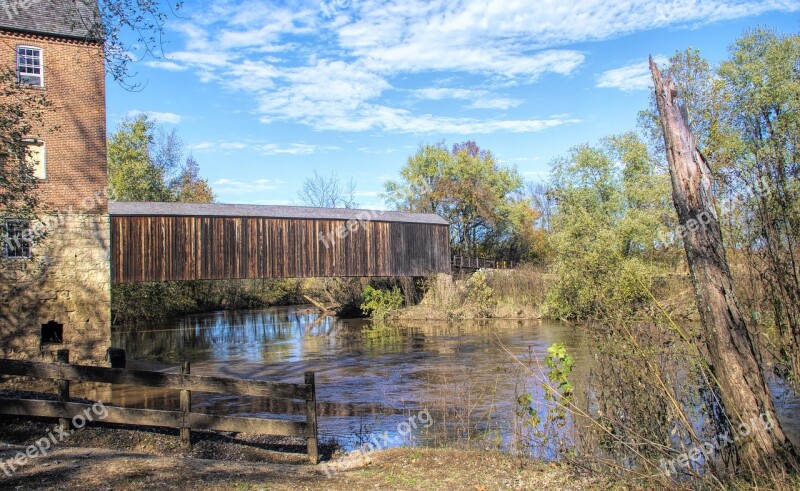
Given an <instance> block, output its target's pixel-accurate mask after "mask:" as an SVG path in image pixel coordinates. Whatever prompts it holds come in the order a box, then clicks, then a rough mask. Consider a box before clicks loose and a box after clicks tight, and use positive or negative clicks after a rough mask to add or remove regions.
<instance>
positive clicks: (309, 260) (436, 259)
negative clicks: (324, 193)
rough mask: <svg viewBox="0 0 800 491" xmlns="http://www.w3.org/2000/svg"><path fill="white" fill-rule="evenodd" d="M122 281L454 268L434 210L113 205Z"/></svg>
mask: <svg viewBox="0 0 800 491" xmlns="http://www.w3.org/2000/svg"><path fill="white" fill-rule="evenodd" d="M109 214H110V215H111V278H112V282H113V283H117V284H118V283H134V282H143V281H174V280H221V279H243V278H303V277H335V276H365V277H366V276H371V277H380V276H425V275H428V274H434V273H449V272H450V267H451V264H450V241H449V226H448V223H447V222H446V221H445V220H444V219H442V218H441V217H439V216H438V215H434V214H422V213H403V212H390V211H379V210H352V209H341V208H307V207H296V206H256V205H227V204H188V203H110V204H109Z"/></svg>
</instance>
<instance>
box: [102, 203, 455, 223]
mask: <svg viewBox="0 0 800 491" xmlns="http://www.w3.org/2000/svg"><path fill="white" fill-rule="evenodd" d="M108 212H109V214H110V215H111V216H202V217H262V218H291V219H297V220H361V221H373V222H403V223H424V224H429V225H449V224H448V222H447V220H445V219H444V218H442V217H440V216H439V215H436V214H434V213H407V212H403V211H383V210H361V209H348V208H313V207H308V206H266V205H232V204H221V203H152V202H147V203H144V202H125V203H109V204H108Z"/></svg>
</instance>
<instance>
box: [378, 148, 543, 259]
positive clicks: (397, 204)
mask: <svg viewBox="0 0 800 491" xmlns="http://www.w3.org/2000/svg"><path fill="white" fill-rule="evenodd" d="M400 175H401V178H400V180H399V181H388V182H386V183H385V185H384V188H385V194H384V197H385V199H386V201H387V202H388V203H389V204H390V206H393V207H394V208H396V209H398V210H402V211H411V212H420V213H438V214H439V215H440V216H442V217H443V218H445V219H446V220H447V221H448V222H450V233H451V246H452V250H453V252H454V253H455V254H462V255H469V256H496V255H498V254H502V253H504V252H505V253H508V251H509V249H506V250H505V251H504V249H503V247H502V246H503V244H504V242H505V241H506V240H507V239H508V238H509V237H510V236H511V235H513V234H514V233H515V230H514V225H517V226H519V227H520V228H522V229H524V228H525V227H528V226H532V223H533V221H535V220H529V219H527V218H529V217H530V216H531V213H530V210H526V209H525V207H530V201H527V200H518V199H516V196H517V195H518V192H519V191H521V189H522V184H523V183H522V179H521V178H520V176H519V173H518V172H517V170H516V169H514V168H507V167H503V166H500V165H499V164H498V162H497V160H496V159H495V157H494V155H493V154H492V153H491V152H489V151H488V150H482V149H481V148H480V147H479V146H478V145H477V144H476V143H475V142H474V141H467V142H464V143H459V144H456V145H453V147H452V149H451V150H448V149H447V147H446V145H445V143H444V142H439V143H436V144H427V145H422V146H420V148H419V150H418V151H417V152H416V153H415V154H414V155H411V156H410V157H409V158H408V160H407V162H406V165H405V166H404V167H403V169H401V171H400ZM526 213H527V215H526ZM512 217H513V218H514V220H512V219H511V218H512ZM526 231H527V230H525V231H523V230H520V231H519V232H520V235H524V232H526Z"/></svg>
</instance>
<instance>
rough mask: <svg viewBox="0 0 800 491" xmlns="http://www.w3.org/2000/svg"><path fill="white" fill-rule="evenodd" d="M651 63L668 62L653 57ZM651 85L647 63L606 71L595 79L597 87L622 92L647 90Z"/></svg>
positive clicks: (663, 58)
mask: <svg viewBox="0 0 800 491" xmlns="http://www.w3.org/2000/svg"><path fill="white" fill-rule="evenodd" d="M653 61H655V62H656V63H657V64H659V65H663V64H665V63H667V62H668V60H667V58H666V57H664V56H661V55H658V56H654V57H653ZM652 84H653V80H652V78H651V75H650V65H649V63H648V62H647V61H643V62H641V63H634V64H631V65H626V66H623V67H620V68H614V69H612V70H607V71H605V72H603V73H601V74H600V76H599V77H598V78H597V87H602V88H607V89H619V90H622V91H624V92H631V91H634V90H648V89H649V88H650V86H651V85H652Z"/></svg>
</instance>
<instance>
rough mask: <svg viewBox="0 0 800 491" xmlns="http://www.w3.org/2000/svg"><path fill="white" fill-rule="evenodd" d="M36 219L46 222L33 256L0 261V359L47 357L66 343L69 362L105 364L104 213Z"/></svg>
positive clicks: (107, 274)
mask: <svg viewBox="0 0 800 491" xmlns="http://www.w3.org/2000/svg"><path fill="white" fill-rule="evenodd" d="M40 218H42V220H43V221H46V222H48V223H49V224H50V227H49V228H48V233H47V235H46V236H45V237H43V238H42V239H40V240H39V241H38V242H37V243H36V244H35V246H34V248H33V258H32V259H3V260H0V304H2V309H0V357H3V358H16V359H27V360H33V361H47V362H50V361H53V357H54V355H55V352H56V351H57V350H59V349H69V350H70V361H71V362H72V363H77V364H89V365H106V364H107V362H106V350H107V349H108V347H109V346H110V345H111V281H110V278H111V274H110V270H109V268H110V262H109V250H110V225H109V217H108V215H106V214H86V213H75V214H64V215H60V216H52V215H51V216H42V217H40ZM53 224H55V225H53ZM59 326H60V327H59ZM59 341H60V342H59Z"/></svg>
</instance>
